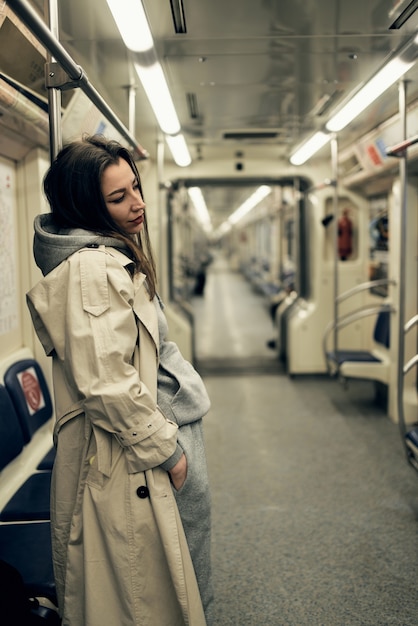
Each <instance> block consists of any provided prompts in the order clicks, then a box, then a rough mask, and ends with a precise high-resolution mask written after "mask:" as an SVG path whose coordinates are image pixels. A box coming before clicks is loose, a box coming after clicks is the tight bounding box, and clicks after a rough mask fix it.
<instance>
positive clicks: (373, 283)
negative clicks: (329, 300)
mask: <svg viewBox="0 0 418 626" xmlns="http://www.w3.org/2000/svg"><path fill="white" fill-rule="evenodd" d="M384 285H396V281H395V280H394V279H393V278H377V279H376V280H368V281H367V282H365V283H360V285H356V286H355V287H352V288H351V289H348V290H347V291H344V292H343V293H341V294H340V295H339V296H337V302H343V301H344V300H347V298H350V297H351V296H355V295H356V294H357V293H360V292H361V291H366V290H367V289H371V288H372V287H382V286H384Z"/></svg>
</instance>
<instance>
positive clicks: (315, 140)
mask: <svg viewBox="0 0 418 626" xmlns="http://www.w3.org/2000/svg"><path fill="white" fill-rule="evenodd" d="M330 139H331V136H330V135H328V134H327V133H323V132H321V131H320V132H318V133H315V135H312V137H311V138H310V139H308V140H307V141H306V142H305V143H304V144H302V145H301V146H300V148H298V150H296V152H295V153H294V154H292V156H291V157H290V162H291V163H292V165H302V164H303V163H305V161H307V160H308V159H310V158H311V156H312V155H313V154H315V153H316V152H318V150H320V149H321V148H323V147H324V146H325V145H326V144H327V143H328V141H330Z"/></svg>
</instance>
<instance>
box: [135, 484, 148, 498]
mask: <svg viewBox="0 0 418 626" xmlns="http://www.w3.org/2000/svg"><path fill="white" fill-rule="evenodd" d="M136 495H137V496H138V498H141V499H144V498H149V489H148V487H145V486H144V485H142V486H141V487H138V489H137V490H136Z"/></svg>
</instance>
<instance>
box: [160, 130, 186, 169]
mask: <svg viewBox="0 0 418 626" xmlns="http://www.w3.org/2000/svg"><path fill="white" fill-rule="evenodd" d="M165 140H166V142H167V145H168V147H169V148H170V152H171V154H172V155H173V159H174V160H175V162H176V164H177V165H179V166H180V167H187V166H188V165H190V163H191V162H192V158H191V156H190V152H189V149H188V147H187V144H186V141H185V139H184V137H183V135H182V134H179V135H176V136H174V137H173V136H172V135H166V136H165Z"/></svg>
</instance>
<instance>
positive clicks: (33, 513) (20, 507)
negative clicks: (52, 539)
mask: <svg viewBox="0 0 418 626" xmlns="http://www.w3.org/2000/svg"><path fill="white" fill-rule="evenodd" d="M50 494H51V472H50V471H47V472H39V473H37V474H32V475H31V476H29V478H28V479H27V480H25V482H24V483H23V485H22V486H21V487H20V488H19V489H18V490H17V491H16V493H15V494H14V495H13V496H12V497H11V498H10V500H9V501H8V502H7V504H6V505H5V506H4V507H3V508H2V510H1V511H0V521H2V522H17V521H35V520H49V519H50V517H51V513H50V511H51V507H50Z"/></svg>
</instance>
